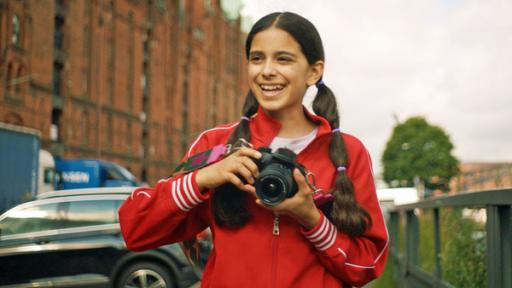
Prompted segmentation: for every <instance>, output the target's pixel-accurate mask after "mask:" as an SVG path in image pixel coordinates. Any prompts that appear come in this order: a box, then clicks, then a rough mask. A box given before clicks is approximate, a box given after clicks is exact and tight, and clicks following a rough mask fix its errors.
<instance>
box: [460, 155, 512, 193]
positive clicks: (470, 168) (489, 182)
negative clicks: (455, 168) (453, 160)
mask: <svg viewBox="0 0 512 288" xmlns="http://www.w3.org/2000/svg"><path fill="white" fill-rule="evenodd" d="M511 187H512V163H485V162H475V163H461V165H460V173H459V174H458V175H457V176H455V177H454V178H452V180H451V182H450V192H460V191H480V190H488V189H496V188H511Z"/></svg>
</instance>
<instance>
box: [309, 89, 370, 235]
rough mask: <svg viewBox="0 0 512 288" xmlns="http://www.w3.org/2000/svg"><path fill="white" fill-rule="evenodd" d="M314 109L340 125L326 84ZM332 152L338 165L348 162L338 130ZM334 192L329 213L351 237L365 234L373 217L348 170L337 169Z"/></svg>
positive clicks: (337, 224) (338, 225)
mask: <svg viewBox="0 0 512 288" xmlns="http://www.w3.org/2000/svg"><path fill="white" fill-rule="evenodd" d="M313 111H314V112H315V113H316V114H317V115H320V116H322V117H324V118H325V119H327V121H328V122H329V124H330V125H331V129H336V128H339V114H338V107H337V104H336V98H335V97H334V94H333V93H332V91H331V89H329V87H327V86H326V85H325V84H321V85H318V94H317V95H316V97H315V100H314V101H313ZM329 154H330V157H331V161H332V163H333V164H334V166H335V167H340V166H347V165H348V164H349V163H348V156H347V150H346V148H345V142H344V141H343V137H341V133H340V132H339V131H337V132H335V133H333V135H332V141H331V144H330V146H329ZM331 193H332V195H333V196H334V201H333V202H332V205H330V206H329V207H328V208H327V210H328V211H327V212H326V215H327V216H329V218H330V219H331V221H333V223H334V225H336V227H337V228H338V229H339V230H340V231H343V232H345V233H347V234H348V235H350V236H358V235H361V234H363V233H364V232H365V231H366V229H367V228H368V227H369V226H370V225H371V218H370V215H369V214H368V212H367V211H366V210H364V208H362V207H361V206H360V205H359V204H357V202H356V201H355V198H354V186H353V184H352V181H351V180H350V178H348V176H347V174H346V172H345V171H341V172H337V174H336V178H335V181H334V187H333V189H332V191H331Z"/></svg>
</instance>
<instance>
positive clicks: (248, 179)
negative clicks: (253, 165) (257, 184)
mask: <svg viewBox="0 0 512 288" xmlns="http://www.w3.org/2000/svg"><path fill="white" fill-rule="evenodd" d="M238 165H239V166H238V167H237V168H236V171H235V174H238V175H240V176H241V177H243V178H244V179H245V183H248V184H254V177H253V176H252V172H251V170H249V169H248V168H247V167H245V165H244V164H243V163H239V164H238Z"/></svg>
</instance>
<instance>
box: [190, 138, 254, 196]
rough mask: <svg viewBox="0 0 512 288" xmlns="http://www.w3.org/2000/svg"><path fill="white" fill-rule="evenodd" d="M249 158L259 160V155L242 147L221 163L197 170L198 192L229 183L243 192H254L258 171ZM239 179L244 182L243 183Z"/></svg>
mask: <svg viewBox="0 0 512 288" xmlns="http://www.w3.org/2000/svg"><path fill="white" fill-rule="evenodd" d="M251 158H253V159H260V158H261V153H260V152H258V151H257V150H254V149H251V148H247V147H242V148H240V149H239V150H237V151H236V152H234V153H232V154H230V155H229V156H228V157H226V158H224V159H222V160H221V161H219V162H217V163H214V164H212V165H209V166H206V167H204V168H202V169H199V170H198V172H197V174H196V183H197V186H198V187H199V190H200V191H203V190H204V189H214V188H217V187H219V186H221V185H223V184H226V183H228V182H229V183H231V184H233V185H235V186H236V187H238V188H239V189H241V190H243V191H247V192H256V189H255V188H254V186H253V184H254V179H256V177H258V173H259V171H258V166H257V165H256V163H255V162H254V160H253V159H251ZM240 177H242V178H243V179H244V180H245V183H244V182H243V181H242V179H241V178H240Z"/></svg>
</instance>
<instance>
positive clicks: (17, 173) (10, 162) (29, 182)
mask: <svg viewBox="0 0 512 288" xmlns="http://www.w3.org/2000/svg"><path fill="white" fill-rule="evenodd" d="M39 151H40V132H39V131H38V130H34V129H30V128H26V127H21V126H17V125H11V124H7V123H3V122H0V213H3V212H4V211H6V210H8V209H9V208H11V207H14V206H16V205H17V204H19V203H21V202H24V201H27V200H30V199H31V198H33V197H34V196H35V195H36V194H37V191H38V176H39V175H38V173H39Z"/></svg>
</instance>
